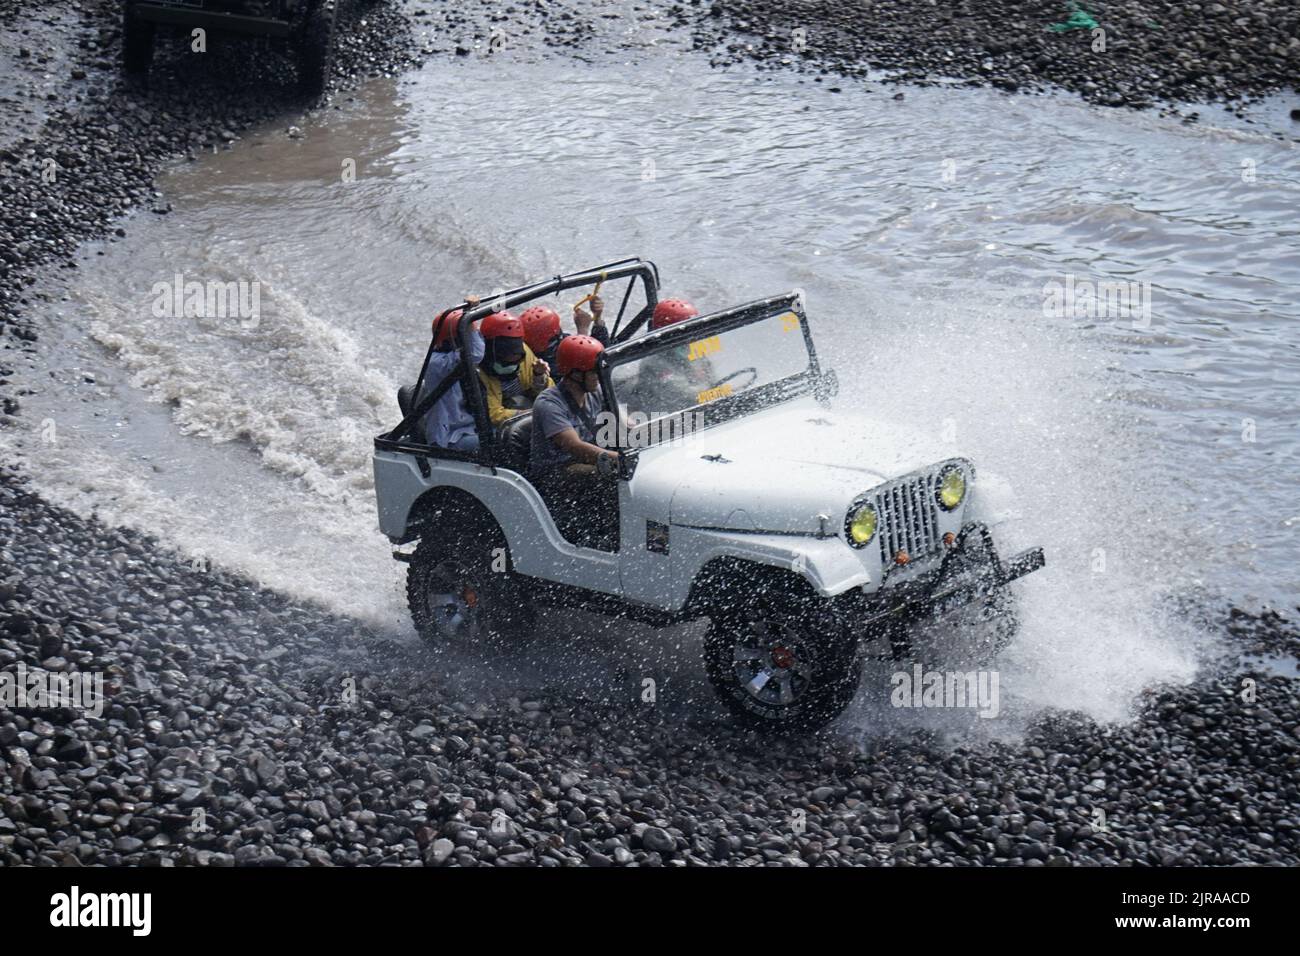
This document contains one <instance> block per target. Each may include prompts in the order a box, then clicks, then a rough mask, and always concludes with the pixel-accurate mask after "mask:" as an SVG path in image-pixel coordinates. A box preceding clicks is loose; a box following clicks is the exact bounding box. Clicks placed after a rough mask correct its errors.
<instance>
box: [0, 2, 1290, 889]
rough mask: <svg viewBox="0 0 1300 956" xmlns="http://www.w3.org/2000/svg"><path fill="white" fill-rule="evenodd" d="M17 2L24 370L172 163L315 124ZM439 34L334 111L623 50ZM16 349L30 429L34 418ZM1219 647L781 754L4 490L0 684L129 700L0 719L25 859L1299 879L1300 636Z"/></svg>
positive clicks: (434, 27)
mask: <svg viewBox="0 0 1300 956" xmlns="http://www.w3.org/2000/svg"><path fill="white" fill-rule="evenodd" d="M3 6H4V7H5V9H4V10H2V11H0V12H3V13H5V14H6V17H5V18H4V19H5V21H6V22H7V23H9V24H12V25H14V26H13V28H12V29H11V30H10V32H9V34H7V35H6V36H7V39H6V41H5V44H4V45H2V46H0V55H4V56H12V57H13V63H14V64H16V65H15V68H14V71H13V73H12V74H11V75H12V76H13V77H14V78H15V79H14V80H13V83H12V85H11V86H9V87H6V88H5V93H4V95H6V96H9V97H10V98H11V103H13V104H16V105H17V106H18V107H19V108H18V109H16V110H14V111H13V115H15V116H16V117H17V119H16V121H15V125H14V126H13V127H12V128H9V129H6V130H5V131H3V133H0V164H2V165H0V169H2V171H3V178H0V201H2V202H3V212H0V220H3V229H2V230H0V321H2V322H3V323H4V325H5V331H6V332H7V333H8V335H7V336H5V337H4V338H3V339H2V340H0V341H3V345H4V348H5V349H15V348H24V347H29V346H30V343H31V342H32V341H34V340H35V339H36V338H37V336H38V335H39V333H40V330H39V329H37V328H34V327H32V326H31V324H30V322H29V320H28V318H27V310H26V306H27V304H28V303H27V302H26V301H25V300H26V297H27V296H28V295H30V294H31V292H30V289H31V285H32V283H33V281H34V280H35V278H36V277H37V276H38V275H40V274H42V273H43V272H44V271H45V270H49V269H52V268H57V267H63V266H66V265H68V264H69V263H70V261H71V260H70V257H71V255H72V253H73V251H74V250H75V249H76V248H77V246H78V245H79V244H80V243H81V242H82V241H83V240H85V239H87V238H90V237H92V236H102V235H106V234H107V235H111V234H112V233H113V232H114V231H115V230H118V229H124V228H129V227H130V223H129V221H127V222H126V223H125V225H123V224H122V222H121V218H120V217H121V216H122V214H123V213H124V212H125V211H126V210H128V209H130V208H132V207H139V208H141V209H142V210H145V212H142V213H141V214H145V215H150V214H158V215H165V214H167V207H166V203H165V198H164V197H161V196H159V195H157V194H156V193H155V191H154V189H153V185H152V178H153V176H154V174H155V173H156V171H157V170H158V168H159V167H160V164H162V163H163V162H165V161H167V160H168V159H169V158H170V157H174V156H184V155H185V154H186V153H196V152H198V151H200V150H205V149H212V148H218V149H220V148H222V146H223V144H225V143H228V142H230V141H232V140H233V139H235V138H236V137H237V136H238V135H239V134H240V132H241V131H242V130H243V129H245V128H247V126H248V125H250V124H252V123H255V122H259V121H263V120H266V119H269V118H272V117H284V116H285V115H286V111H289V110H291V109H294V108H295V107H297V106H301V105H304V104H300V103H298V102H297V101H296V100H295V99H294V96H293V94H292V92H291V90H292V83H291V80H292V77H291V68H290V67H289V66H288V65H287V64H286V63H285V62H284V61H283V60H276V59H274V58H258V57H250V56H248V55H247V54H246V53H241V52H240V51H239V50H231V51H228V52H224V53H220V54H219V56H220V57H234V58H236V62H238V63H239V64H240V69H239V70H231V69H229V62H227V61H223V60H221V59H216V60H214V61H213V62H212V63H210V64H209V63H206V62H205V63H204V64H203V65H202V70H201V71H200V72H199V73H197V74H192V73H186V74H185V77H184V82H182V81H181V77H180V75H179V74H178V72H177V71H179V70H181V69H182V66H181V63H182V61H181V60H179V59H178V57H181V56H182V55H183V53H182V51H177V50H170V51H168V50H160V51H159V58H158V61H157V63H156V64H155V76H154V79H153V81H152V85H151V86H150V87H149V88H147V89H145V88H136V87H128V86H126V85H124V84H122V83H121V82H120V81H119V79H118V77H117V75H116V65H115V59H116V54H117V49H116V47H117V44H118V42H119V34H120V30H119V28H118V26H117V24H116V19H115V10H116V8H117V5H116V4H112V3H107V2H101V3H98V4H95V3H90V4H87V5H84V13H83V15H82V16H81V17H80V18H72V17H69V16H67V15H66V11H65V10H64V8H63V6H62V5H59V4H53V3H49V4H29V3H24V4H14V3H8V4H3ZM904 6H906V5H904ZM1148 6H1149V7H1152V8H1154V5H1148ZM1257 8H1258V9H1261V10H1264V9H1272V8H1269V7H1267V5H1266V4H1265V5H1262V6H1258V5H1257ZM712 9H713V8H711V7H703V6H701V7H699V8H698V9H697V8H696V6H695V5H683V6H680V7H674V8H671V9H670V10H669V11H668V12H667V13H665V14H664V15H663V16H661V17H659V18H657V19H656V20H655V22H656V23H658V24H660V27H661V28H662V29H669V28H676V29H678V30H691V29H696V30H700V31H706V30H715V29H716V30H722V29H723V28H722V27H721V26H718V25H710V24H709V23H705V22H704V21H703V20H700V19H698V18H699V17H704V18H708V19H714V18H713V17H712V13H711V11H712ZM743 9H746V10H751V11H760V12H752V13H750V14H747V15H748V16H749V17H750V21H749V22H751V23H760V22H762V21H760V19H759V18H760V17H761V16H770V17H772V18H775V17H776V16H777V14H778V10H777V5H772V6H771V8H770V9H771V12H770V13H768V14H764V13H762V12H761V11H762V10H764V9H767V8H764V7H763V6H762V5H761V4H750V5H748V6H747V7H745V8H743ZM891 9H892V8H891ZM934 9H935V8H932V7H927V10H929V11H932V10H934ZM989 9H990V10H992V9H993V8H991V7H990V8H989ZM999 9H1004V8H999ZM1089 9H1091V8H1089ZM827 11H828V12H827V14H826V16H827V17H831V16H832V14H833V11H831V8H830V6H829V5H827ZM419 12H420V10H419V8H417V9H415V10H414V12H413V13H412V14H411V15H410V16H409V17H407V16H403V15H402V14H400V13H398V12H396V11H395V10H393V9H392V8H389V7H386V6H384V5H382V4H381V5H378V6H366V7H363V8H357V9H352V10H350V12H348V13H347V14H346V15H347V16H348V17H352V18H355V24H356V26H355V28H354V29H351V30H347V31H345V37H344V40H343V42H342V46H341V59H340V69H339V77H338V88H339V90H340V91H342V92H341V93H340V94H339V95H346V89H347V88H348V86H349V85H350V84H351V83H354V82H355V81H356V79H357V78H358V77H361V76H364V75H368V74H371V73H382V72H386V71H388V72H392V71H399V70H401V69H403V68H405V67H406V66H408V65H410V64H412V63H414V62H417V61H418V60H419V58H420V57H422V56H426V55H447V56H457V55H461V56H471V55H491V54H490V53H489V52H486V50H488V49H490V42H491V41H490V36H491V30H492V25H493V24H494V23H496V24H498V25H499V24H502V23H505V24H507V25H508V26H509V28H510V29H509V31H508V32H509V35H510V36H512V37H514V38H516V39H519V38H524V39H525V40H527V41H528V42H537V43H538V44H539V48H543V47H545V48H550V47H563V48H567V49H582V50H585V51H587V53H588V54H590V55H595V52H598V51H593V50H592V49H591V43H592V38H593V37H599V36H601V35H602V33H601V31H600V30H599V29H598V28H599V26H600V24H599V23H598V22H597V20H599V19H600V17H601V14H600V13H599V12H598V11H596V12H593V11H592V10H591V9H590V8H584V9H581V10H580V9H578V8H573V7H564V6H557V5H550V6H548V7H540V6H538V5H536V4H528V5H525V4H520V5H519V6H518V7H517V8H506V9H505V10H504V11H501V12H500V13H498V12H496V11H495V8H494V7H493V6H492V5H490V4H482V5H480V6H478V7H466V6H463V5H457V6H456V7H455V8H454V9H453V8H451V7H448V6H444V5H441V4H439V5H436V6H429V7H428V8H427V9H425V11H424V16H417V15H416V14H418V13H419ZM724 13H726V11H725V10H722V9H721V8H720V9H719V16H718V17H717V18H716V19H717V20H718V21H719V22H721V21H723V20H724V19H725V17H724V16H723V15H722V14H724ZM1284 14H1285V11H1283V15H1284ZM727 15H730V14H727ZM882 15H883V14H882ZM893 15H894V14H893V13H891V14H890V16H893ZM936 15H937V14H936ZM990 16H992V14H990ZM1008 16H1013V14H1008ZM493 17H499V18H501V19H498V20H493V19H492V18H493ZM363 20H364V21H365V22H364V24H363V23H362V22H361V21H363ZM646 20H647V22H648V21H649V20H650V18H649V17H648V15H647V17H646ZM350 22H352V21H350ZM767 22H770V23H771V24H772V27H771V29H772V30H774V31H775V30H777V29H778V25H777V21H776V20H775V19H772V20H770V21H767ZM827 22H831V21H829V20H828V21H827ZM898 22H899V23H904V22H905V21H904V20H902V19H900V20H899V21H898ZM766 29H767V28H766V27H764V30H765V31H766ZM779 29H780V30H781V31H784V30H785V29H786V24H785V23H784V22H782V23H781V24H780V25H779ZM724 32H725V31H724ZM916 32H917V33H918V37H919V34H920V31H916ZM722 35H723V34H722V33H719V34H718V37H719V38H721V37H722ZM528 38H531V40H529V39H528ZM695 42H696V43H698V44H699V45H701V46H704V47H707V48H709V49H713V43H712V41H711V40H710V39H709V34H708V33H707V32H699V33H696V34H695ZM820 42H821V41H820V40H819V39H818V37H817V32H816V30H812V31H810V34H809V48H810V49H813V48H814V45H815V44H817V43H820ZM926 42H928V41H925V40H924V39H923V38H918V39H915V41H914V43H915V44H916V45H919V46H922V47H923V46H924V44H925V43H926ZM742 46H743V44H742ZM774 49H775V46H774ZM23 50H26V51H27V52H26V54H25V55H24V54H23V52H22V51H23ZM856 55H857V54H855V56H856ZM927 55H928V54H927ZM241 58H242V59H241ZM42 60H44V62H42ZM223 62H225V63H226V65H225V66H223V65H222V63H223ZM778 62H779V60H778ZM971 62H974V61H971ZM981 62H982V61H981ZM1229 62H1231V58H1229ZM917 63H921V64H922V66H918V67H916V68H917V69H918V70H921V72H922V73H924V75H925V77H930V76H932V72H931V70H930V68H929V67H928V66H926V65H925V64H924V63H923V62H922V61H920V60H918V61H917ZM23 64H26V65H23ZM922 67H925V68H924V69H922ZM185 68H186V69H188V67H185ZM55 70H57V71H58V73H57V74H56V73H55V72H54V71H55ZM1017 75H1018V74H1017ZM1234 75H1235V74H1234ZM1018 85H1019V84H1018ZM1084 92H1085V95H1086V92H1087V91H1084ZM23 110H30V112H23ZM49 161H53V163H54V165H53V167H51V166H50V165H49ZM51 169H52V170H53V175H52V176H51V175H50V170H51ZM3 355H4V352H3V351H0V397H3V400H4V403H5V404H4V408H3V413H4V414H5V415H15V414H21V396H20V395H12V394H9V393H8V392H5V391H4V389H5V388H6V384H7V383H6V382H5V378H6V375H7V374H9V373H8V372H7V371H6V369H5V365H4V358H3ZM0 427H4V422H3V420H0ZM1217 624H1218V625H1219V626H1220V627H1221V628H1222V630H1223V632H1224V637H1225V641H1226V642H1227V644H1228V645H1229V647H1231V648H1232V649H1233V651H1234V653H1233V654H1232V655H1230V656H1229V658H1228V659H1227V660H1225V661H1224V662H1223V663H1222V665H1221V666H1219V667H1217V668H1208V669H1207V673H1206V675H1205V676H1204V677H1202V678H1201V679H1199V680H1197V681H1196V682H1195V683H1193V684H1191V685H1188V686H1183V687H1169V688H1158V689H1155V690H1153V691H1152V692H1151V693H1150V694H1149V695H1148V696H1147V697H1146V698H1145V699H1144V700H1143V701H1141V702H1139V710H1140V712H1139V715H1138V716H1137V717H1136V719H1135V720H1134V721H1133V722H1131V723H1127V724H1122V725H1113V726H1098V725H1097V724H1095V723H1094V722H1093V721H1091V720H1089V719H1087V718H1085V717H1083V716H1081V715H1077V714H1068V713H1045V714H1044V715H1042V716H1041V718H1040V719H1039V720H1038V721H1037V722H1036V723H1035V725H1034V726H1033V728H1032V729H1031V731H1030V732H1029V733H1028V734H1027V735H1026V737H1025V739H1024V740H1022V741H1019V742H1017V743H1015V744H1004V743H998V744H990V745H987V746H980V747H971V748H957V749H953V748H951V747H950V746H948V745H946V744H945V743H944V742H943V741H939V740H935V739H932V738H930V737H928V736H926V735H923V734H916V735H912V736H908V737H905V738H893V739H881V740H876V741H873V742H871V743H870V744H869V745H865V746H864V745H862V744H858V743H854V742H850V741H846V740H843V739H839V738H837V737H836V736H835V735H833V734H828V735H819V736H814V737H808V738H799V739H770V738H757V737H754V736H751V735H748V734H745V733H742V732H739V731H737V730H735V729H733V728H732V727H731V725H730V723H729V722H728V721H727V720H726V718H725V717H724V716H723V715H722V712H721V709H720V708H713V709H708V708H705V709H704V711H703V712H700V713H694V714H692V715H690V716H685V717H683V716H681V715H680V714H678V713H673V714H668V713H666V712H664V711H661V710H658V709H656V708H653V707H644V708H629V707H627V706H624V705H622V704H621V703H618V702H610V701H598V700H597V701H592V700H586V699H583V698H579V697H575V696H574V695H573V694H571V693H562V692H552V691H547V690H545V689H538V690H530V691H528V693H527V695H526V696H520V694H521V692H519V691H512V690H506V691H500V692H491V691H483V690H470V689H468V688H467V686H466V684H465V682H464V680H462V679H460V676H461V675H457V674H456V673H455V671H454V670H453V669H451V667H450V665H449V663H448V662H447V661H446V660H443V659H440V658H439V657H437V656H434V655H432V654H430V653H429V652H427V651H424V650H422V649H419V648H415V647H412V646H410V645H407V644H402V643H399V642H395V641H393V640H391V639H389V638H387V637H385V636H384V635H382V634H376V633H373V632H371V631H368V630H367V629H365V628H364V627H361V626H360V625H358V624H357V623H356V622H353V621H350V620H347V619H343V618H339V617H336V616H333V615H330V614H327V613H325V612H323V611H321V610H319V609H317V608H314V607H311V606H305V605H302V604H299V603H295V602H293V601H290V600H287V599H285V598H283V597H281V596H279V595H277V594H275V593H272V592H268V591H266V590H264V589H261V588H259V587H258V586H257V585H256V584H254V583H253V582H250V581H247V580H243V579H240V578H238V577H235V576H232V575H229V574H227V573H225V572H223V571H222V570H221V569H220V568H206V567H195V566H194V565H192V564H190V563H187V562H185V561H182V560H179V559H178V558H177V557H176V556H175V555H173V554H171V553H170V552H169V551H168V550H167V549H166V548H165V547H163V546H161V545H160V544H159V543H158V542H155V541H151V540H148V539H145V538H142V537H140V536H139V535H136V534H134V533H132V532H128V531H121V530H116V529H112V528H107V527H105V526H103V525H102V524H100V523H97V522H95V521H89V520H84V519H82V518H79V517H77V516H75V515H73V514H71V513H69V512H67V511H64V510H62V509H59V508H56V507H53V506H51V505H50V504H48V503H47V502H44V501H42V500H41V499H40V498H39V497H38V496H36V495H35V494H33V493H32V492H31V490H30V489H29V488H28V487H27V486H26V485H25V484H24V482H23V480H22V478H21V476H19V475H17V474H15V473H14V472H13V471H12V470H9V469H7V468H5V469H0V670H4V671H7V672H10V673H14V672H16V671H17V670H18V669H19V668H20V666H21V668H22V669H23V671H24V672H25V673H27V674H38V673H43V674H59V673H67V672H72V671H77V672H82V673H96V674H100V675H102V676H103V677H104V679H105V682H106V684H105V690H106V692H107V695H108V699H107V702H106V705H105V709H104V711H103V713H102V715H100V716H99V717H97V718H96V717H87V716H86V715H84V714H83V713H82V712H81V711H79V710H76V709H73V708H68V707H62V708H27V707H16V706H15V707H12V708H0V865H17V864H39V865H68V866H76V865H92V864H100V863H103V864H148V865H200V866H229V865H236V864H239V865H329V864H361V863H365V864H390V865H418V864H433V865H523V864H530V865H541V866H559V865H573V864H588V865H594V866H608V865H629V864H634V863H635V864H642V865H693V864H701V863H722V864H731V865H794V866H800V865H836V866H838V865H854V864H866V865H875V864H921V865H936V864H951V865H973V864H981V863H989V864H1004V865H1013V866H1040V865H1052V866H1055V865H1072V864H1120V865H1123V864H1136V865H1153V864H1163V865H1182V864H1210V865H1227V864H1236V863H1257V864H1286V865H1295V864H1296V863H1297V862H1300V830H1298V827H1300V792H1297V789H1298V785H1297V782H1296V781H1297V779H1298V778H1300V775H1298V774H1297V768H1298V765H1300V682H1297V681H1296V680H1295V679H1293V678H1288V677H1285V676H1281V675H1279V674H1273V673H1270V672H1269V671H1267V670H1266V669H1265V670H1260V669H1254V668H1253V666H1252V665H1244V664H1242V663H1241V661H1240V655H1241V654H1271V655H1279V656H1281V657H1282V658H1283V659H1285V660H1292V661H1293V660H1294V659H1295V657H1296V654H1297V653H1298V652H1300V634H1297V631H1296V630H1295V628H1294V627H1293V626H1292V625H1290V624H1288V623H1287V622H1285V621H1283V620H1282V619H1281V618H1279V617H1277V616H1276V615H1272V614H1266V615H1263V616H1254V615H1251V614H1248V613H1246V612H1244V611H1239V610H1238V611H1232V612H1225V613H1224V614H1223V615H1222V620H1220V621H1217ZM1238 652H1239V653H1238ZM1261 666H1262V665H1261ZM1248 682H1249V683H1248Z"/></svg>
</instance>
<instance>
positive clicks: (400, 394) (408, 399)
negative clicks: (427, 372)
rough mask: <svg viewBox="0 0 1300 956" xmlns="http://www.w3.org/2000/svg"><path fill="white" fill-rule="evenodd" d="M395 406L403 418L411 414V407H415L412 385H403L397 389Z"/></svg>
mask: <svg viewBox="0 0 1300 956" xmlns="http://www.w3.org/2000/svg"><path fill="white" fill-rule="evenodd" d="M397 407H398V408H400V409H401V410H402V417H403V418H405V417H406V416H407V415H409V414H411V409H412V408H414V407H415V386H414V385H403V386H402V387H401V388H399V389H398V390H397Z"/></svg>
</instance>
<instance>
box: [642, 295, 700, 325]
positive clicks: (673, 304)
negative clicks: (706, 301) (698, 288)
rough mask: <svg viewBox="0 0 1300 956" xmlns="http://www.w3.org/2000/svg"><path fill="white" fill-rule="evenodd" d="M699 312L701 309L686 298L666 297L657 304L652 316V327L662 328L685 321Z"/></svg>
mask: <svg viewBox="0 0 1300 956" xmlns="http://www.w3.org/2000/svg"><path fill="white" fill-rule="evenodd" d="M699 314H700V310H699V309H697V308H695V306H693V305H691V304H690V303H689V302H687V301H686V300H685V299H664V300H663V301H662V302H660V303H658V304H657V305H656V306H655V311H654V315H652V316H651V317H650V328H651V329H662V328H663V327H664V326H665V325H672V324H673V323H674V322H684V321H685V320H687V319H689V318H691V317H693V316H696V315H699Z"/></svg>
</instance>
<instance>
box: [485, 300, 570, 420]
mask: <svg viewBox="0 0 1300 956" xmlns="http://www.w3.org/2000/svg"><path fill="white" fill-rule="evenodd" d="M481 331H482V335H483V341H484V342H485V343H486V348H485V350H484V354H483V356H482V358H481V359H480V360H479V370H478V375H479V379H480V380H481V381H482V382H483V389H484V391H485V392H486V394H487V411H488V418H489V419H490V420H491V422H492V424H493V425H495V426H498V427H499V426H501V425H504V424H505V423H506V422H508V421H510V419H512V418H514V417H515V416H516V415H518V414H520V413H521V412H524V411H527V410H528V409H530V408H532V407H533V400H534V399H535V398H537V396H538V395H540V394H541V393H542V391H543V390H544V389H546V388H549V387H550V386H551V385H552V384H554V383H553V382H552V381H551V375H550V373H551V370H550V367H549V366H548V365H547V364H546V363H545V362H543V361H541V360H540V359H538V358H537V356H535V355H534V354H533V352H532V349H530V348H529V347H528V345H527V343H526V342H525V341H524V324H523V323H522V322H521V321H519V319H516V318H515V317H514V316H513V315H511V314H510V313H509V312H493V313H492V314H491V315H489V316H488V317H487V318H485V319H484V320H483V326H482V329H481Z"/></svg>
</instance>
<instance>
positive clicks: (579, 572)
mask: <svg viewBox="0 0 1300 956" xmlns="http://www.w3.org/2000/svg"><path fill="white" fill-rule="evenodd" d="M374 466H375V497H376V499H377V500H378V502H379V530H380V531H382V532H383V533H384V534H386V535H388V537H389V539H390V540H391V541H393V542H395V543H402V542H406V541H410V540H412V539H413V538H417V537H419V536H420V534H421V529H420V527H419V522H420V518H421V517H422V513H423V510H424V509H425V508H427V507H428V504H429V500H428V499H426V498H425V497H424V496H425V495H428V494H432V495H438V494H440V493H443V491H444V489H449V488H450V489H457V493H463V494H465V495H468V496H470V497H471V498H473V499H474V500H475V501H476V502H477V503H478V504H479V505H481V506H482V507H483V508H484V510H485V511H486V512H487V514H489V515H491V516H492V518H493V519H494V520H495V522H496V524H497V526H498V527H499V528H500V529H501V531H502V533H503V534H504V536H505V538H506V546H507V547H508V548H509V549H510V561H511V564H512V566H513V568H514V570H516V571H518V572H519V573H520V574H526V575H530V576H532V577H539V578H544V579H546V580H550V581H559V582H562V583H565V584H573V585H577V586H582V587H587V588H591V589H593V590H597V591H604V592H606V593H608V594H617V593H619V559H618V555H617V554H604V553H602V552H599V551H592V550H590V549H586V548H582V549H580V548H576V547H574V546H573V545H571V544H570V543H569V542H567V541H565V540H564V538H563V536H561V534H560V532H559V530H558V529H557V528H556V527H555V522H554V521H552V520H551V514H550V512H549V511H548V510H547V508H546V505H545V504H544V503H543V501H542V498H541V496H540V495H539V494H538V493H537V489H536V488H534V487H533V486H532V485H531V484H530V483H529V482H528V481H527V480H526V479H525V478H524V477H523V476H522V475H519V474H516V473H515V472H513V471H510V470H509V469H506V468H495V469H494V468H489V467H486V466H483V465H476V464H474V463H472V462H462V461H453V460H451V459H443V460H440V461H439V462H438V465H437V468H436V469H434V470H433V471H432V473H431V474H430V475H429V477H425V476H423V475H421V474H420V470H419V467H418V465H417V463H416V459H415V458H414V457H412V456H410V455H405V454H400V453H398V452H376V454H375V456H374ZM417 503H419V504H418V507H417Z"/></svg>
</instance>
